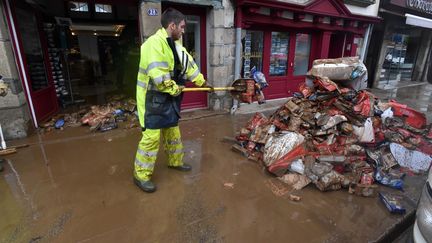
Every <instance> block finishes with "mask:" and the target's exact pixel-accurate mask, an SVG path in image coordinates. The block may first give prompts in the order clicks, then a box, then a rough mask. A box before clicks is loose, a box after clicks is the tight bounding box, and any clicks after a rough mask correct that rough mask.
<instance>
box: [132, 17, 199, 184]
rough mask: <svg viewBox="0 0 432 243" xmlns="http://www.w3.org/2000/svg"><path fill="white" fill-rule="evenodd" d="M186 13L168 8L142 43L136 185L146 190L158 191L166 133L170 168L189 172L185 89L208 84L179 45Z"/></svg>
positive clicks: (139, 73)
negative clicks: (182, 121) (183, 132)
mask: <svg viewBox="0 0 432 243" xmlns="http://www.w3.org/2000/svg"><path fill="white" fill-rule="evenodd" d="M185 20H186V18H185V16H184V15H183V14H182V13H180V12H179V11H177V10H175V9H172V8H170V9H167V10H166V11H165V12H164V13H163V14H162V16H161V24H162V27H163V28H161V29H159V30H158V31H157V32H156V33H155V34H154V35H152V36H150V37H149V38H148V39H147V40H146V41H145V42H144V43H143V44H142V45H141V59H140V64H139V72H138V82H137V92H136V96H137V107H138V116H139V121H140V125H141V127H142V139H141V141H140V142H139V144H138V150H137V153H136V157H135V169H134V183H135V184H136V185H137V186H138V187H139V188H141V189H142V190H143V191H145V192H154V191H155V190H156V186H155V184H154V183H153V182H152V181H151V180H150V179H151V176H152V173H153V169H154V166H155V162H156V158H157V157H156V156H157V153H158V150H159V141H160V137H161V135H162V140H163V145H164V149H165V152H166V153H167V155H168V167H169V168H173V169H177V170H180V171H190V170H191V168H192V167H191V166H190V165H188V164H186V163H183V155H184V153H183V144H182V142H181V138H180V129H179V126H178V120H179V118H180V115H179V114H180V103H181V100H182V93H181V92H182V88H183V87H184V84H185V81H186V80H190V81H192V82H194V83H195V85H197V86H203V85H205V79H204V77H203V75H202V74H201V73H200V71H199V69H198V66H197V65H196V64H195V62H194V61H193V58H192V56H191V55H190V54H189V53H188V52H187V51H186V49H185V48H184V47H183V46H182V45H181V41H180V39H181V36H182V34H183V33H184V29H185V25H186V23H185Z"/></svg>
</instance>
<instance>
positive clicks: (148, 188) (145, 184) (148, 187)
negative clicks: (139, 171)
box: [133, 178, 156, 192]
mask: <svg viewBox="0 0 432 243" xmlns="http://www.w3.org/2000/svg"><path fill="white" fill-rule="evenodd" d="M133 180H134V183H135V185H137V186H138V187H139V188H141V190H143V191H145V192H155V191H156V185H155V184H153V182H151V181H140V180H137V179H136V178H134V179H133Z"/></svg>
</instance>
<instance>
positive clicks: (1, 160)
mask: <svg viewBox="0 0 432 243" xmlns="http://www.w3.org/2000/svg"><path fill="white" fill-rule="evenodd" d="M3 162H5V160H4V159H0V172H2V171H3V170H4V167H3Z"/></svg>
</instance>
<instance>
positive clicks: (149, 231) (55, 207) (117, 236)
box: [0, 115, 421, 242]
mask: <svg viewBox="0 0 432 243" xmlns="http://www.w3.org/2000/svg"><path fill="white" fill-rule="evenodd" d="M249 118H250V115H241V116H230V115H218V116H213V117H207V118H203V119H194V120H188V121H182V122H181V123H180V128H181V130H182V136H183V142H184V145H185V152H186V154H185V159H184V161H186V162H189V163H190V164H192V166H193V169H192V171H191V172H186V173H183V172H179V171H175V170H170V169H168V168H167V166H166V157H165V156H164V154H163V151H159V153H160V154H161V156H160V157H158V161H157V163H156V169H155V174H154V176H153V181H154V182H155V183H156V184H157V186H158V191H157V192H156V193H153V194H147V193H144V192H142V191H141V190H140V189H139V188H137V187H136V186H135V185H134V184H133V182H132V170H133V158H134V155H135V151H136V146H137V142H138V140H139V139H140V132H139V129H136V128H135V129H131V130H124V129H116V130H113V131H110V132H106V133H90V132H89V131H88V129H87V128H85V127H77V128H69V129H65V130H63V131H58V130H56V131H53V132H51V133H46V134H36V135H33V136H30V137H29V138H27V139H24V140H18V141H14V142H15V143H27V144H30V146H29V147H27V148H23V149H20V150H19V152H18V153H16V154H12V155H8V156H7V157H5V158H6V163H5V171H3V172H2V173H1V174H0V178H1V179H0V195H1V197H0V214H1V220H0V241H1V242H269V241H271V242H276V241H286V240H287V239H290V241H292V242H300V241H301V242H347V241H350V242H365V241H367V240H374V239H377V238H379V237H380V235H381V234H383V232H384V231H385V230H386V228H387V227H391V225H393V224H394V223H395V222H397V221H398V220H399V219H400V217H401V216H398V215H390V214H389V213H388V212H387V210H386V209H385V207H384V206H383V205H382V204H381V202H379V200H378V199H377V198H362V197H358V196H354V195H351V194H348V193H347V192H346V191H336V192H325V193H323V192H320V191H318V190H317V189H316V188H314V187H313V186H312V185H310V186H308V187H306V188H305V189H303V190H302V191H299V192H296V193H295V194H296V195H298V196H300V197H301V198H302V199H301V201H299V202H294V201H291V200H289V199H288V198H287V195H288V192H287V189H286V188H285V187H284V185H283V184H282V183H281V182H280V181H278V180H277V179H275V178H274V177H273V176H271V175H270V174H268V173H267V172H265V171H264V170H263V169H262V167H261V166H260V165H258V164H257V163H255V162H253V161H250V160H247V159H246V158H244V157H243V156H242V155H240V154H238V153H235V152H233V151H231V150H230V147H231V144H229V143H226V142H223V141H222V139H223V138H224V137H225V136H228V137H233V136H234V134H235V132H236V131H237V130H238V129H239V127H240V126H241V125H242V124H244V123H245V122H246V121H247V120H248V119H249ZM409 180H412V182H411V183H410V182H409ZM420 183H421V180H419V181H416V180H414V179H408V181H407V183H406V187H405V190H406V191H410V190H414V189H415V188H416V187H421V186H418V185H420ZM413 201H414V199H413ZM414 206H415V203H413V205H411V206H410V207H411V208H413V207H414Z"/></svg>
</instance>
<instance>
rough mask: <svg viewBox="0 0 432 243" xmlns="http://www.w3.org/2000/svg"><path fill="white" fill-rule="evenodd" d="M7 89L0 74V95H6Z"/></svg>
mask: <svg viewBox="0 0 432 243" xmlns="http://www.w3.org/2000/svg"><path fill="white" fill-rule="evenodd" d="M8 89H9V86H8V85H7V83H5V82H4V81H3V77H2V76H1V75H0V96H6V95H7V93H8Z"/></svg>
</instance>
